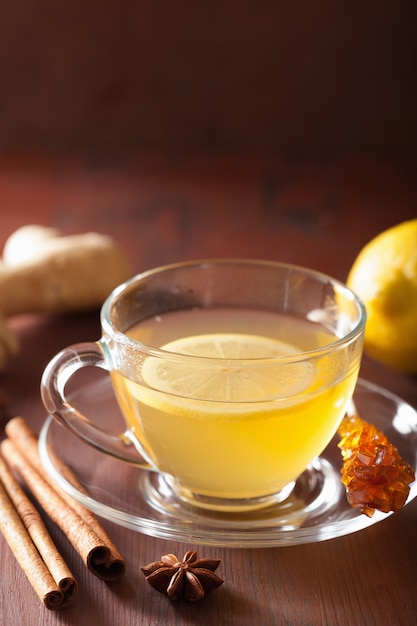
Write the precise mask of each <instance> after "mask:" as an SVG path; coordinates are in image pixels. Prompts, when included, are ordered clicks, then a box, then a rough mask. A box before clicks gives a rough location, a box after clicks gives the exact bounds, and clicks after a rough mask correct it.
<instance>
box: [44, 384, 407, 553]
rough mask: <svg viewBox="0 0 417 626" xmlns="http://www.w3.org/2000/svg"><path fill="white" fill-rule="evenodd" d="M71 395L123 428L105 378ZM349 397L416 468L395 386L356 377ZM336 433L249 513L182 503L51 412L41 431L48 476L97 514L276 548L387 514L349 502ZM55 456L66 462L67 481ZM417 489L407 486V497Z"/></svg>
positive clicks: (112, 426) (216, 540) (189, 539)
mask: <svg viewBox="0 0 417 626" xmlns="http://www.w3.org/2000/svg"><path fill="white" fill-rule="evenodd" d="M71 400H72V402H73V403H76V405H77V407H79V408H81V409H82V410H83V411H84V412H85V414H86V415H88V416H90V417H94V415H96V416H100V425H101V426H102V427H103V428H106V429H108V430H112V431H113V432H122V431H123V421H122V418H121V416H120V413H119V410H118V408H117V405H116V402H115V400H114V397H113V391H112V387H111V383H110V381H109V379H108V378H107V377H106V378H105V379H104V380H99V381H94V382H92V383H90V384H88V385H85V386H84V387H83V388H81V389H80V390H78V391H77V392H74V393H73V394H72V397H71ZM354 403H355V405H356V408H357V410H358V412H359V414H360V415H362V416H363V418H364V419H366V420H367V421H368V422H371V423H373V424H375V426H377V427H378V428H379V429H381V430H383V431H384V432H385V434H386V435H387V436H388V437H389V439H390V440H391V442H392V443H394V444H395V445H396V446H397V447H398V449H399V451H400V454H401V455H402V457H403V458H404V459H405V460H406V461H408V463H410V464H411V465H412V467H413V468H415V469H416V464H417V454H416V453H417V412H416V410H415V409H414V408H413V407H411V406H410V405H409V404H407V403H406V402H404V401H403V400H401V399H400V398H398V397H397V396H395V395H393V394H392V393H390V392H388V391H386V390H384V389H382V388H380V387H377V386H376V385H373V384H371V383H368V382H366V381H363V380H359V382H358V384H357V387H356V390H355V394H354ZM337 442H338V437H335V438H334V440H333V441H331V443H330V444H329V445H328V447H327V448H326V450H325V451H324V453H323V454H322V455H321V457H320V458H318V459H316V460H315V461H314V462H313V463H312V464H311V466H310V467H309V468H307V470H306V471H305V472H304V473H303V474H302V476H300V478H299V479H298V480H297V481H296V483H295V484H294V485H293V488H292V489H291V490H290V492H289V493H288V494H287V497H286V498H284V500H282V501H280V502H277V503H276V504H274V505H272V506H269V507H268V508H264V509H260V510H258V511H252V512H251V513H239V514H238V513H234V514H224V513H212V512H208V511H204V510H203V509H198V510H197V509H196V508H194V507H192V506H190V505H187V504H184V503H183V502H182V501H181V500H179V499H178V498H176V497H175V495H174V493H173V492H172V491H171V490H170V488H169V484H168V482H167V481H166V479H165V478H164V477H163V476H161V475H159V474H158V473H156V472H150V471H146V470H141V469H138V468H137V467H134V466H132V465H130V464H128V463H125V462H123V461H120V460H117V459H114V458H113V457H110V456H108V455H105V454H104V453H102V452H99V451H98V450H96V449H95V448H93V447H91V446H90V445H88V444H87V443H85V442H84V441H82V440H81V439H79V438H78V437H76V436H74V435H72V434H71V433H70V432H69V431H68V430H67V429H65V428H64V427H62V426H61V425H59V424H58V423H57V422H56V421H55V420H53V419H52V418H51V417H48V418H47V420H46V422H45V423H44V425H43V427H42V430H41V433H40V436H39V452H40V457H41V460H42V463H43V465H44V467H45V468H46V470H47V472H48V473H49V474H50V476H51V477H52V478H53V480H54V481H55V482H56V483H57V484H58V485H59V486H60V487H62V488H63V489H64V490H65V491H66V492H67V493H69V494H70V495H71V496H73V497H74V498H75V499H77V500H78V501H80V502H81V503H82V504H84V505H85V506H86V507H87V508H89V509H90V510H92V511H93V512H94V513H96V514H97V515H99V516H100V517H102V518H104V519H107V520H109V521H111V522H114V523H116V524H120V525H122V526H125V527H127V528H130V529H132V530H135V531H138V532H141V533H144V534H147V535H151V536H153V537H160V538H163V539H169V540H175V541H180V542H184V543H191V544H202V545H212V546H228V547H237V548H238V547H251V548H255V547H277V546H289V545H295V544H302V543H311V542H318V541H324V540H327V539H332V538H335V537H340V536H342V535H347V534H349V533H353V532H356V531H359V530H362V529H364V528H367V527H368V526H371V525H373V524H376V523H377V522H380V521H381V520H383V519H386V518H387V517H388V515H389V514H388V515H387V514H383V513H379V512H375V514H374V516H373V517H371V518H369V517H367V516H365V515H363V514H361V513H360V512H359V511H358V510H356V509H353V508H351V507H350V506H349V505H348V503H347V501H346V496H345V491H344V488H343V485H342V483H341V481H340V468H341V465H342V462H341V454H340V450H339V448H338V447H337ZM54 458H59V459H60V460H61V461H63V462H64V463H65V464H66V465H67V466H69V467H70V468H71V470H72V471H73V473H74V474H75V476H76V478H77V481H78V482H77V484H76V485H73V484H71V482H69V479H68V478H67V475H66V473H65V472H63V470H62V468H61V465H60V464H58V463H57V464H55V463H54ZM416 495H417V482H414V483H413V485H412V486H411V490H410V494H409V497H408V500H407V502H410V501H411V500H412V499H413V498H415V497H416Z"/></svg>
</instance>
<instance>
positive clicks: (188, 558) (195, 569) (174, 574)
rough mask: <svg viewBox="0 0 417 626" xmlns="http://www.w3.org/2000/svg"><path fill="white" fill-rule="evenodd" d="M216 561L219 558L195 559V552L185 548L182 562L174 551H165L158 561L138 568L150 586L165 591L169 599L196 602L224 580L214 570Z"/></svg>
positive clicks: (216, 566)
mask: <svg viewBox="0 0 417 626" xmlns="http://www.w3.org/2000/svg"><path fill="white" fill-rule="evenodd" d="M220 562H221V561H220V559H197V552H194V551H193V550H189V551H188V552H186V553H185V555H184V558H183V560H182V561H179V560H178V559H177V557H176V556H175V555H174V554H165V555H164V556H162V557H161V560H160V561H154V562H153V563H150V564H149V565H144V566H143V567H141V568H140V569H141V570H142V572H143V573H144V574H145V577H146V580H147V582H148V583H149V584H150V585H151V587H153V588H154V589H156V590H157V591H160V592H161V593H166V594H167V595H168V597H169V598H170V599H171V600H179V599H180V598H184V599H185V600H188V602H196V601H197V600H201V599H202V598H204V596H205V595H206V594H207V593H208V592H209V591H211V590H212V589H215V588H216V587H219V586H220V585H221V584H223V582H224V580H223V579H222V578H220V577H219V576H217V575H216V574H215V573H214V571H215V570H216V569H217V568H218V566H219V565H220Z"/></svg>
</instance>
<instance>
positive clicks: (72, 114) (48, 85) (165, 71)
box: [0, 0, 417, 157]
mask: <svg viewBox="0 0 417 626" xmlns="http://www.w3.org/2000/svg"><path fill="white" fill-rule="evenodd" d="M7 4H8V6H7V9H6V8H5V6H4V5H3V7H2V11H1V19H0V42H1V56H0V151H22V150H40V149H41V150H66V151H68V150H70V151H73V150H80V149H81V150H83V149H96V150H120V149H122V150H127V149H129V150H130V149H132V150H146V151H152V150H158V151H160V150H164V151H166V152H173V153H178V152H182V151H195V150H199V151H201V150H206V151H207V150H218V149H221V150H228V151H237V152H259V151H270V152H279V153H286V154H287V153H288V154H314V155H317V154H327V153H332V154H334V153H340V154H349V153H352V152H353V153H355V154H358V153H360V154H379V155H386V154H389V155H396V156H398V155H399V156H406V157H411V156H413V155H414V150H415V145H416V139H417V137H416V124H415V117H416V111H417V98H416V76H417V63H416V60H417V41H416V39H417V37H416V16H417V11H416V6H417V3H415V2H412V1H411V0H410V1H404V0H398V1H396V2H393V1H385V0H380V1H378V2H376V1H374V0H370V1H364V2H355V1H352V2H346V1H342V0H340V1H338V0H333V1H332V2H330V1H329V2H322V1H319V0H318V1H315V2H314V1H311V0H300V1H298V2H290V1H287V2H283V1H279V0H276V1H267V0H257V1H252V2H251V1H248V0H240V1H239V0H223V1H221V2H215V1H214V2H205V1H200V0H193V1H191V0H189V1H187V0H171V1H170V0H159V1H158V0H155V1H152V0H145V1H140V0H136V1H134V0H130V1H129V0H114V1H113V2H106V1H105V0H100V1H99V0H15V1H14V2H10V3H7Z"/></svg>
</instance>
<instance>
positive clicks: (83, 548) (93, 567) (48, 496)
mask: <svg viewBox="0 0 417 626" xmlns="http://www.w3.org/2000/svg"><path fill="white" fill-rule="evenodd" d="M12 421H13V420H12ZM7 430H8V432H7V434H9V432H10V430H12V429H9V428H8V429H7ZM25 443H28V438H27V437H26V439H24V438H23V437H20V439H19V437H14V438H13V440H12V438H11V437H9V438H7V439H5V440H4V441H3V442H2V443H1V450H2V453H3V456H4V458H5V459H6V461H7V462H8V464H9V465H10V467H11V468H13V469H14V471H15V472H16V473H18V474H19V475H20V477H21V479H22V480H23V482H24V483H25V484H26V486H27V487H28V489H29V490H30V491H31V492H32V494H33V495H34V497H35V498H36V499H37V501H38V502H39V504H40V505H41V507H42V508H43V509H44V511H45V512H46V514H47V515H48V516H49V517H50V518H51V519H52V521H53V522H54V523H55V524H56V525H57V526H58V527H59V528H60V529H61V530H62V532H63V533H64V534H65V535H66V536H67V538H68V540H69V541H70V543H71V544H72V545H73V547H74V549H75V550H76V551H77V552H78V554H79V555H80V557H81V558H82V560H83V561H84V563H85V565H86V566H87V568H88V569H89V570H90V571H91V572H92V573H93V574H95V575H96V576H97V577H99V578H101V579H102V580H106V581H114V580H117V579H119V578H120V577H121V576H122V575H123V573H124V571H125V563H124V560H123V558H122V557H121V556H120V554H119V553H118V551H117V550H116V548H115V547H114V546H113V544H112V542H111V541H110V540H109V543H107V542H106V541H103V539H102V538H101V536H103V534H101V536H99V535H98V534H97V533H96V532H95V530H94V529H93V528H92V526H90V524H89V523H88V521H85V520H84V519H83V518H82V517H81V516H80V515H79V514H78V512H77V511H76V510H75V509H74V508H73V506H72V505H70V504H69V503H68V501H67V500H66V499H64V497H63V494H64V492H62V490H61V489H59V488H58V487H57V486H56V485H54V486H52V485H51V484H50V483H49V482H48V479H47V474H46V472H45V470H43V468H42V466H41V463H40V460H39V457H38V456H37V455H36V456H37V460H36V459H33V463H32V462H31V461H30V460H29V458H28V456H29V455H30V456H32V455H33V448H32V447H31V446H29V448H30V449H31V450H32V452H31V453H28V452H27V450H25V449H24V448H25ZM35 443H36V442H35ZM36 451H37V446H36ZM72 504H73V503H72ZM74 506H76V505H75V504H74ZM76 508H78V507H76ZM89 515H91V514H89ZM93 517H94V516H93ZM97 524H98V522H97V521H96V524H95V527H96V528H97V526H96V525H97ZM103 533H104V530H103ZM104 535H105V533H104Z"/></svg>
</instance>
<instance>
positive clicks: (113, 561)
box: [5, 416, 125, 578]
mask: <svg viewBox="0 0 417 626" xmlns="http://www.w3.org/2000/svg"><path fill="white" fill-rule="evenodd" d="M5 431H6V435H7V436H8V437H9V439H11V440H12V441H13V442H14V444H15V445H16V447H17V448H18V449H19V451H20V453H21V454H22V455H23V456H24V457H25V458H26V459H27V460H28V462H29V463H30V464H31V465H32V466H33V467H34V468H35V469H36V470H37V471H38V472H39V473H40V474H41V476H42V478H43V479H44V480H45V481H46V482H47V483H48V484H49V485H50V487H51V488H52V489H54V490H55V491H57V492H58V494H59V495H60V497H61V498H62V499H63V500H65V502H66V503H67V504H68V505H69V506H70V507H71V508H72V509H73V510H74V511H75V512H76V513H77V515H79V517H80V518H81V519H82V520H83V521H84V522H85V523H86V524H88V526H89V527H90V528H91V529H92V530H93V531H94V532H95V533H96V535H97V536H98V537H100V539H101V541H102V542H103V544H105V545H106V547H107V548H108V550H109V558H108V566H109V568H110V569H112V570H114V571H113V573H114V575H115V576H116V577H117V578H119V577H120V576H121V575H122V574H123V573H124V571H125V565H124V560H123V557H122V556H121V554H120V552H119V551H118V549H117V548H116V546H115V545H114V543H113V542H112V540H111V539H110V537H109V536H108V534H107V533H106V531H105V530H104V528H103V527H102V525H101V524H100V522H99V521H98V519H97V518H96V517H95V515H93V513H92V512H91V511H89V510H88V509H87V508H86V507H84V506H83V505H82V504H81V503H80V502H78V501H77V500H75V499H74V498H72V497H71V496H70V495H69V494H68V493H67V492H66V491H64V490H63V489H61V488H60V487H59V486H58V485H57V484H56V483H55V482H54V480H53V479H52V478H51V476H50V475H49V474H48V473H47V472H46V470H45V469H44V468H43V466H42V463H41V460H40V457H39V451H38V437H37V435H36V433H35V432H34V431H33V430H32V428H31V427H30V426H29V424H28V423H27V422H26V420H25V419H24V418H23V417H20V416H18V417H14V418H13V419H11V420H9V421H8V422H7V424H6V427H5ZM51 456H53V459H54V464H55V466H56V467H57V468H59V471H60V473H61V475H63V476H64V477H65V478H66V480H67V481H68V482H69V483H70V484H71V485H72V486H73V487H75V488H76V489H77V490H78V491H80V492H82V493H85V494H86V491H85V489H84V487H83V486H82V485H81V483H80V482H79V481H78V479H77V478H76V476H75V475H74V473H73V472H72V471H71V470H70V468H69V467H68V466H67V465H66V464H65V463H63V461H62V460H61V459H59V458H58V457H56V456H54V455H51ZM86 495H87V494H86ZM117 569H120V572H119V573H117V571H116V570H117ZM109 574H110V573H109Z"/></svg>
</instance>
